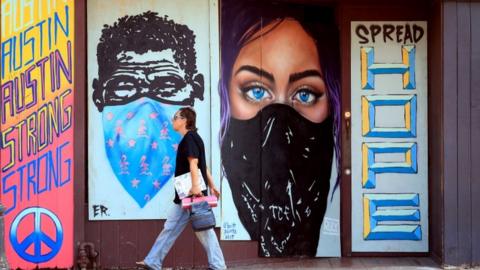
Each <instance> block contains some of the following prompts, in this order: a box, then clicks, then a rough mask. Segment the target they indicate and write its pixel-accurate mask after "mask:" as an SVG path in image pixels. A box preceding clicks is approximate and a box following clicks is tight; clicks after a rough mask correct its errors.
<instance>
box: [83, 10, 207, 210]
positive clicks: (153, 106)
mask: <svg viewBox="0 0 480 270" xmlns="http://www.w3.org/2000/svg"><path fill="white" fill-rule="evenodd" d="M194 46H195V34H194V32H193V31H192V30H190V29H189V27H187V26H186V25H183V24H178V23H176V22H174V21H173V20H171V19H169V18H168V16H163V17H160V16H158V14H157V13H155V12H150V11H149V12H145V13H142V14H139V15H135V16H124V17H122V18H120V19H118V20H117V21H116V22H115V23H113V24H112V25H105V26H104V28H103V30H102V35H101V37H100V40H99V43H98V45H97V61H98V79H93V83H92V87H93V94H92V99H93V103H94V104H95V106H96V108H97V109H98V112H100V113H101V118H102V125H103V131H104V141H105V144H104V145H105V146H104V147H105V153H106V156H107V159H108V162H109V164H110V167H111V170H112V171H113V173H114V175H115V176H116V180H118V181H119V183H120V184H121V186H122V188H123V189H124V190H125V191H126V192H127V193H128V195H129V196H130V197H131V198H132V199H133V200H134V201H135V202H136V204H137V205H138V207H139V208H144V207H145V206H146V205H147V204H148V203H149V202H150V201H151V200H152V199H153V198H154V196H156V195H157V194H158V192H159V191H160V189H162V187H163V186H164V185H165V184H166V183H167V181H168V180H169V179H170V178H171V177H172V175H173V173H174V169H175V155H176V150H177V146H178V143H179V141H180V135H179V134H178V133H176V132H174V130H173V127H172V125H171V121H170V118H171V117H172V115H173V114H174V113H175V112H176V111H177V110H178V109H179V108H180V107H181V106H185V105H189V106H193V105H194V101H195V99H200V100H203V94H204V78H203V75H202V74H200V73H198V71H197V65H196V61H197V57H196V52H195V47H194ZM95 166H99V167H101V165H98V164H95ZM97 180H98V179H97ZM99 200H100V201H102V202H103V201H105V198H100V199H99ZM107 201H108V200H107ZM110 202H111V203H112V204H113V203H116V202H112V201H110ZM117 204H118V203H117ZM93 207H95V206H93ZM102 207H103V206H102ZM104 207H105V208H107V207H108V206H104ZM125 212H126V211H123V212H121V213H118V214H116V215H118V216H119V217H121V218H128V214H126V213H125ZM94 215H95V213H94ZM112 215H114V214H112ZM95 217H96V216H95ZM115 218H118V217H117V216H115Z"/></svg>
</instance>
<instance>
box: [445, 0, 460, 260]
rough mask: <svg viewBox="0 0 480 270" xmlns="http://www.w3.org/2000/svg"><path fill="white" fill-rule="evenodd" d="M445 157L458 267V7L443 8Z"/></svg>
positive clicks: (448, 224)
mask: <svg viewBox="0 0 480 270" xmlns="http://www.w3.org/2000/svg"><path fill="white" fill-rule="evenodd" d="M442 17H443V18H444V21H443V40H442V43H443V64H442V66H443V72H442V73H443V74H442V75H443V86H442V90H443V104H442V110H443V130H442V133H443V134H444V140H443V155H444V164H445V167H444V168H443V169H444V210H443V211H444V214H445V215H444V222H445V225H444V231H445V232H444V239H445V245H444V261H447V262H448V263H451V264H455V263H456V262H457V259H456V253H457V250H458V241H457V233H456V232H457V231H458V223H457V210H458V201H457V199H458V198H457V194H458V190H457V188H458V183H457V171H458V168H457V160H458V157H457V148H458V145H457V142H458V138H457V124H458V121H457V119H458V115H457V104H458V103H457V96H458V93H457V60H458V59H457V30H458V26H457V20H456V18H457V3H454V2H446V3H444V6H443V16H442Z"/></svg>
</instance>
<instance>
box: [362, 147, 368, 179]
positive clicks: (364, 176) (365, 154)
mask: <svg viewBox="0 0 480 270" xmlns="http://www.w3.org/2000/svg"><path fill="white" fill-rule="evenodd" d="M367 180H368V146H367V144H366V143H363V144H362V187H363V186H365V184H366V183H367Z"/></svg>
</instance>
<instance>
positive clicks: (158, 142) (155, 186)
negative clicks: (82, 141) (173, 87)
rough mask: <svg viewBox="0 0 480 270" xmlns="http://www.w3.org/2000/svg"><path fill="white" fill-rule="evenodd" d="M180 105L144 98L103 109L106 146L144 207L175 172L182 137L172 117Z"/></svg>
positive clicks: (117, 171) (126, 184)
mask: <svg viewBox="0 0 480 270" xmlns="http://www.w3.org/2000/svg"><path fill="white" fill-rule="evenodd" d="M179 108H180V107H179V106H173V105H165V104H162V103H160V102H158V101H155V100H152V99H150V98H141V99H138V100H136V101H133V102H131V103H128V104H125V105H122V106H107V107H105V109H104V111H103V116H102V118H103V130H104V138H105V150H106V153H107V157H108V160H109V162H110V165H111V167H112V170H113V172H114V173H115V175H116V176H117V179H118V180H119V181H120V183H121V184H122V186H123V188H124V189H125V190H126V191H127V192H128V194H130V196H132V198H133V199H134V200H135V201H136V202H137V203H138V205H139V206H140V207H142V208H143V207H144V206H145V205H146V204H147V203H148V201H150V200H151V199H152V198H153V197H154V196H155V195H156V194H157V193H158V191H159V190H160V189H161V188H162V187H163V185H165V183H166V182H167V181H168V180H169V179H170V178H171V177H172V175H173V174H174V172H175V155H176V150H177V146H178V143H179V141H180V139H181V138H180V135H179V134H178V133H177V132H175V131H174V130H173V128H172V123H171V121H170V118H171V116H172V115H173V114H174V113H175V112H176V111H177V110H178V109H179Z"/></svg>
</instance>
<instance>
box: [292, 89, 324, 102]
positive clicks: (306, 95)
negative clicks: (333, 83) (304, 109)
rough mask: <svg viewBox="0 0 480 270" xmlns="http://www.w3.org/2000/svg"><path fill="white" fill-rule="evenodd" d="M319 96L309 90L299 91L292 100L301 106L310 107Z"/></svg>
mask: <svg viewBox="0 0 480 270" xmlns="http://www.w3.org/2000/svg"><path fill="white" fill-rule="evenodd" d="M321 96H322V94H317V93H314V92H312V91H310V90H300V91H298V92H297V93H295V96H294V97H293V98H294V99H295V100H297V101H298V102H300V103H302V104H307V105H310V104H313V103H315V102H316V101H317V99H318V98H319V97H321Z"/></svg>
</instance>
